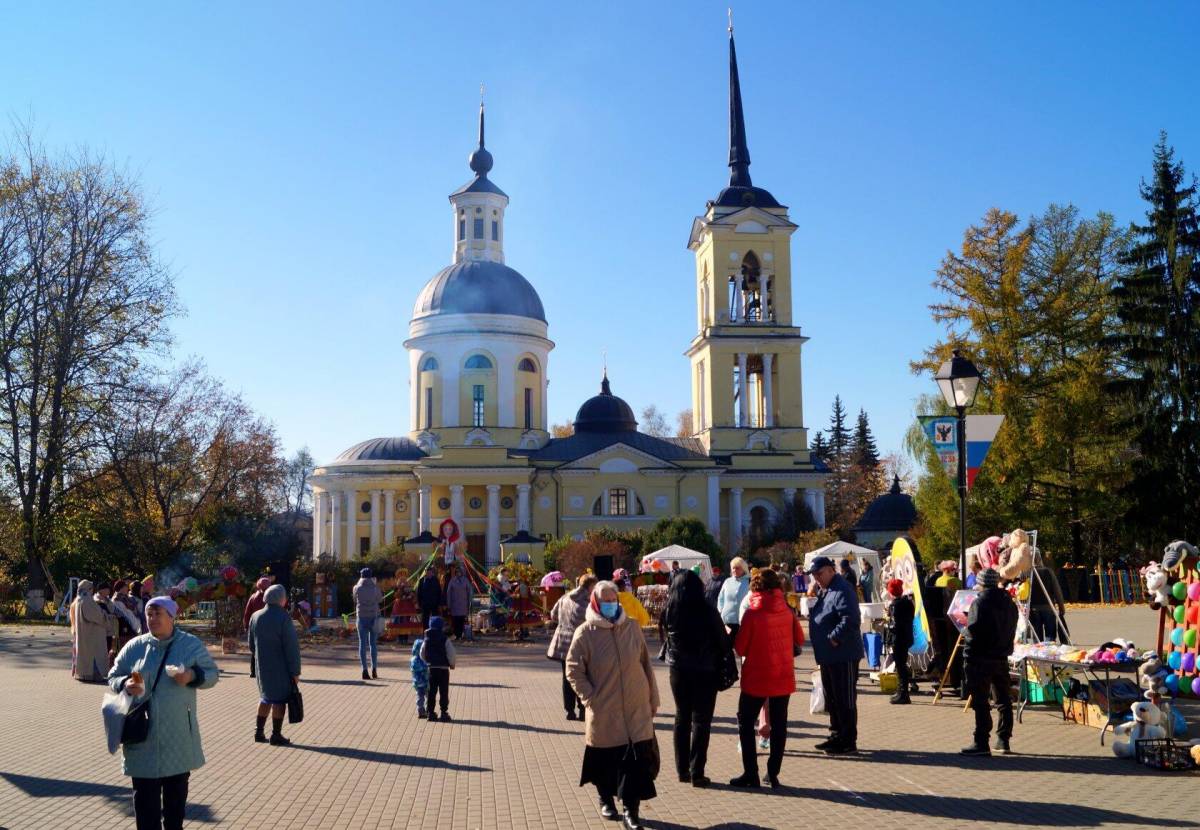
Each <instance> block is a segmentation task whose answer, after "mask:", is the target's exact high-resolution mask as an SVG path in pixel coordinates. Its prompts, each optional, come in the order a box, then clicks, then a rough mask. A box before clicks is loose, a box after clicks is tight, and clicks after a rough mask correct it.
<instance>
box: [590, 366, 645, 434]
mask: <svg viewBox="0 0 1200 830" xmlns="http://www.w3.org/2000/svg"><path fill="white" fill-rule="evenodd" d="M636 431H637V419H636V418H634V417H633V410H632V409H631V408H630V406H629V404H627V403H625V401H623V400H621V399H620V398H618V397H617V396H616V395H614V394H613V393H612V389H610V388H609V385H608V374H607V373H605V375H604V380H602V381H601V382H600V394H599V395H596V396H595V397H594V398H588V399H587V400H586V401H584V402H583V406H581V407H579V411H578V412H577V413H575V432H577V433H578V432H636Z"/></svg>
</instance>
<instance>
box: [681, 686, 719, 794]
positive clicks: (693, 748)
mask: <svg viewBox="0 0 1200 830" xmlns="http://www.w3.org/2000/svg"><path fill="white" fill-rule="evenodd" d="M671 694H672V696H674V698H675V735H674V737H675V771H676V772H678V773H679V775H680V776H681V777H683V776H690V777H691V778H699V777H700V776H702V775H704V766H705V764H706V763H707V762H708V738H709V735H710V734H711V732H712V718H713V708H714V707H715V706H716V704H717V675H716V673H715V672H704V671H701V672H695V671H686V670H683V671H681V670H679V669H676V668H674V667H672V668H671Z"/></svg>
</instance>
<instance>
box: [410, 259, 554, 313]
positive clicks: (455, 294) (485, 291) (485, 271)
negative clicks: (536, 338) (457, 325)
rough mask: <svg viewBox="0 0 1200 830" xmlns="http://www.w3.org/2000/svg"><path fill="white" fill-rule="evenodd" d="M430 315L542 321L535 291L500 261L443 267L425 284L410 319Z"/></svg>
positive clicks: (542, 310) (471, 262)
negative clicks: (507, 316)
mask: <svg viewBox="0 0 1200 830" xmlns="http://www.w3.org/2000/svg"><path fill="white" fill-rule="evenodd" d="M430 314H512V315H514V316H516V317H531V318H533V319H534V320H541V321H542V322H543V323H544V322H546V312H545V310H544V309H543V308H542V299H541V298H540V297H539V296H538V293H537V291H535V290H534V288H533V286H532V285H530V284H529V280H527V279H525V278H524V277H523V276H521V275H520V273H518V272H517V271H514V270H513V269H512V268H509V267H508V266H507V265H504V264H503V263H500V262H492V261H491V260H472V261H469V262H459V263H455V264H454V265H451V266H449V267H446V268H443V269H442V270H441V271H438V272H437V274H435V275H434V277H433V279H431V280H430V281H429V282H427V283H426V284H425V287H424V288H422V289H421V293H420V294H418V295H417V303H416V305H415V306H413V317H414V318H416V317H424V316H426V315H430Z"/></svg>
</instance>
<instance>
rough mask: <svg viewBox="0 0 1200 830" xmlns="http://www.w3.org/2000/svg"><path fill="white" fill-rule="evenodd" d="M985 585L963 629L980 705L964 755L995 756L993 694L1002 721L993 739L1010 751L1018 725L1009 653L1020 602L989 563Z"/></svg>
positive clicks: (971, 685)
mask: <svg viewBox="0 0 1200 830" xmlns="http://www.w3.org/2000/svg"><path fill="white" fill-rule="evenodd" d="M979 584H980V585H981V586H983V590H982V591H981V592H980V594H979V599H977V600H975V602H974V603H973V604H972V605H971V610H970V611H969V612H968V613H967V627H966V629H965V630H964V631H963V663H964V671H965V672H966V679H967V691H968V693H969V694H970V695H971V708H972V709H974V710H975V740H974V742H973V743H972V744H971V745H970V746H967V747H964V748H963V750H962V754H963V755H991V754H992V752H991V750H990V749H989V748H988V735H989V734H991V731H992V713H991V710H990V707H989V702H988V695H989V693H991V694H993V695H995V698H996V710H997V711H998V712H999V713H1000V723H999V725H998V726H997V728H996V740H995V742H994V743H993V744H992V746H994V747H995V748H996V749H997V750H998V751H999V752H1002V753H1004V754H1005V755H1007V754H1008V753H1009V751H1010V750H1009V745H1008V742H1009V739H1011V738H1012V730H1013V707H1012V697H1011V696H1010V695H1009V675H1008V656H1009V655H1010V654H1012V652H1013V640H1015V639H1016V636H1017V606H1016V603H1014V602H1013V601H1012V597H1010V596H1009V595H1008V592H1007V591H1003V590H1001V589H1000V588H999V585H1000V574H999V573H997V572H996V571H995V570H993V569H991V568H988V569H987V570H985V571H983V572H982V573H980V574H979Z"/></svg>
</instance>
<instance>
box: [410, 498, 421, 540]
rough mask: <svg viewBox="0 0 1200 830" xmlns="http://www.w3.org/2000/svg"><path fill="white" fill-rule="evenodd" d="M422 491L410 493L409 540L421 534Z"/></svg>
mask: <svg viewBox="0 0 1200 830" xmlns="http://www.w3.org/2000/svg"><path fill="white" fill-rule="evenodd" d="M420 493H421V491H420V490H409V491H408V538H410V539H411V538H413V537H414V536H416V535H417V534H418V533H420V532H421V525H420V521H421V495H420Z"/></svg>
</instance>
